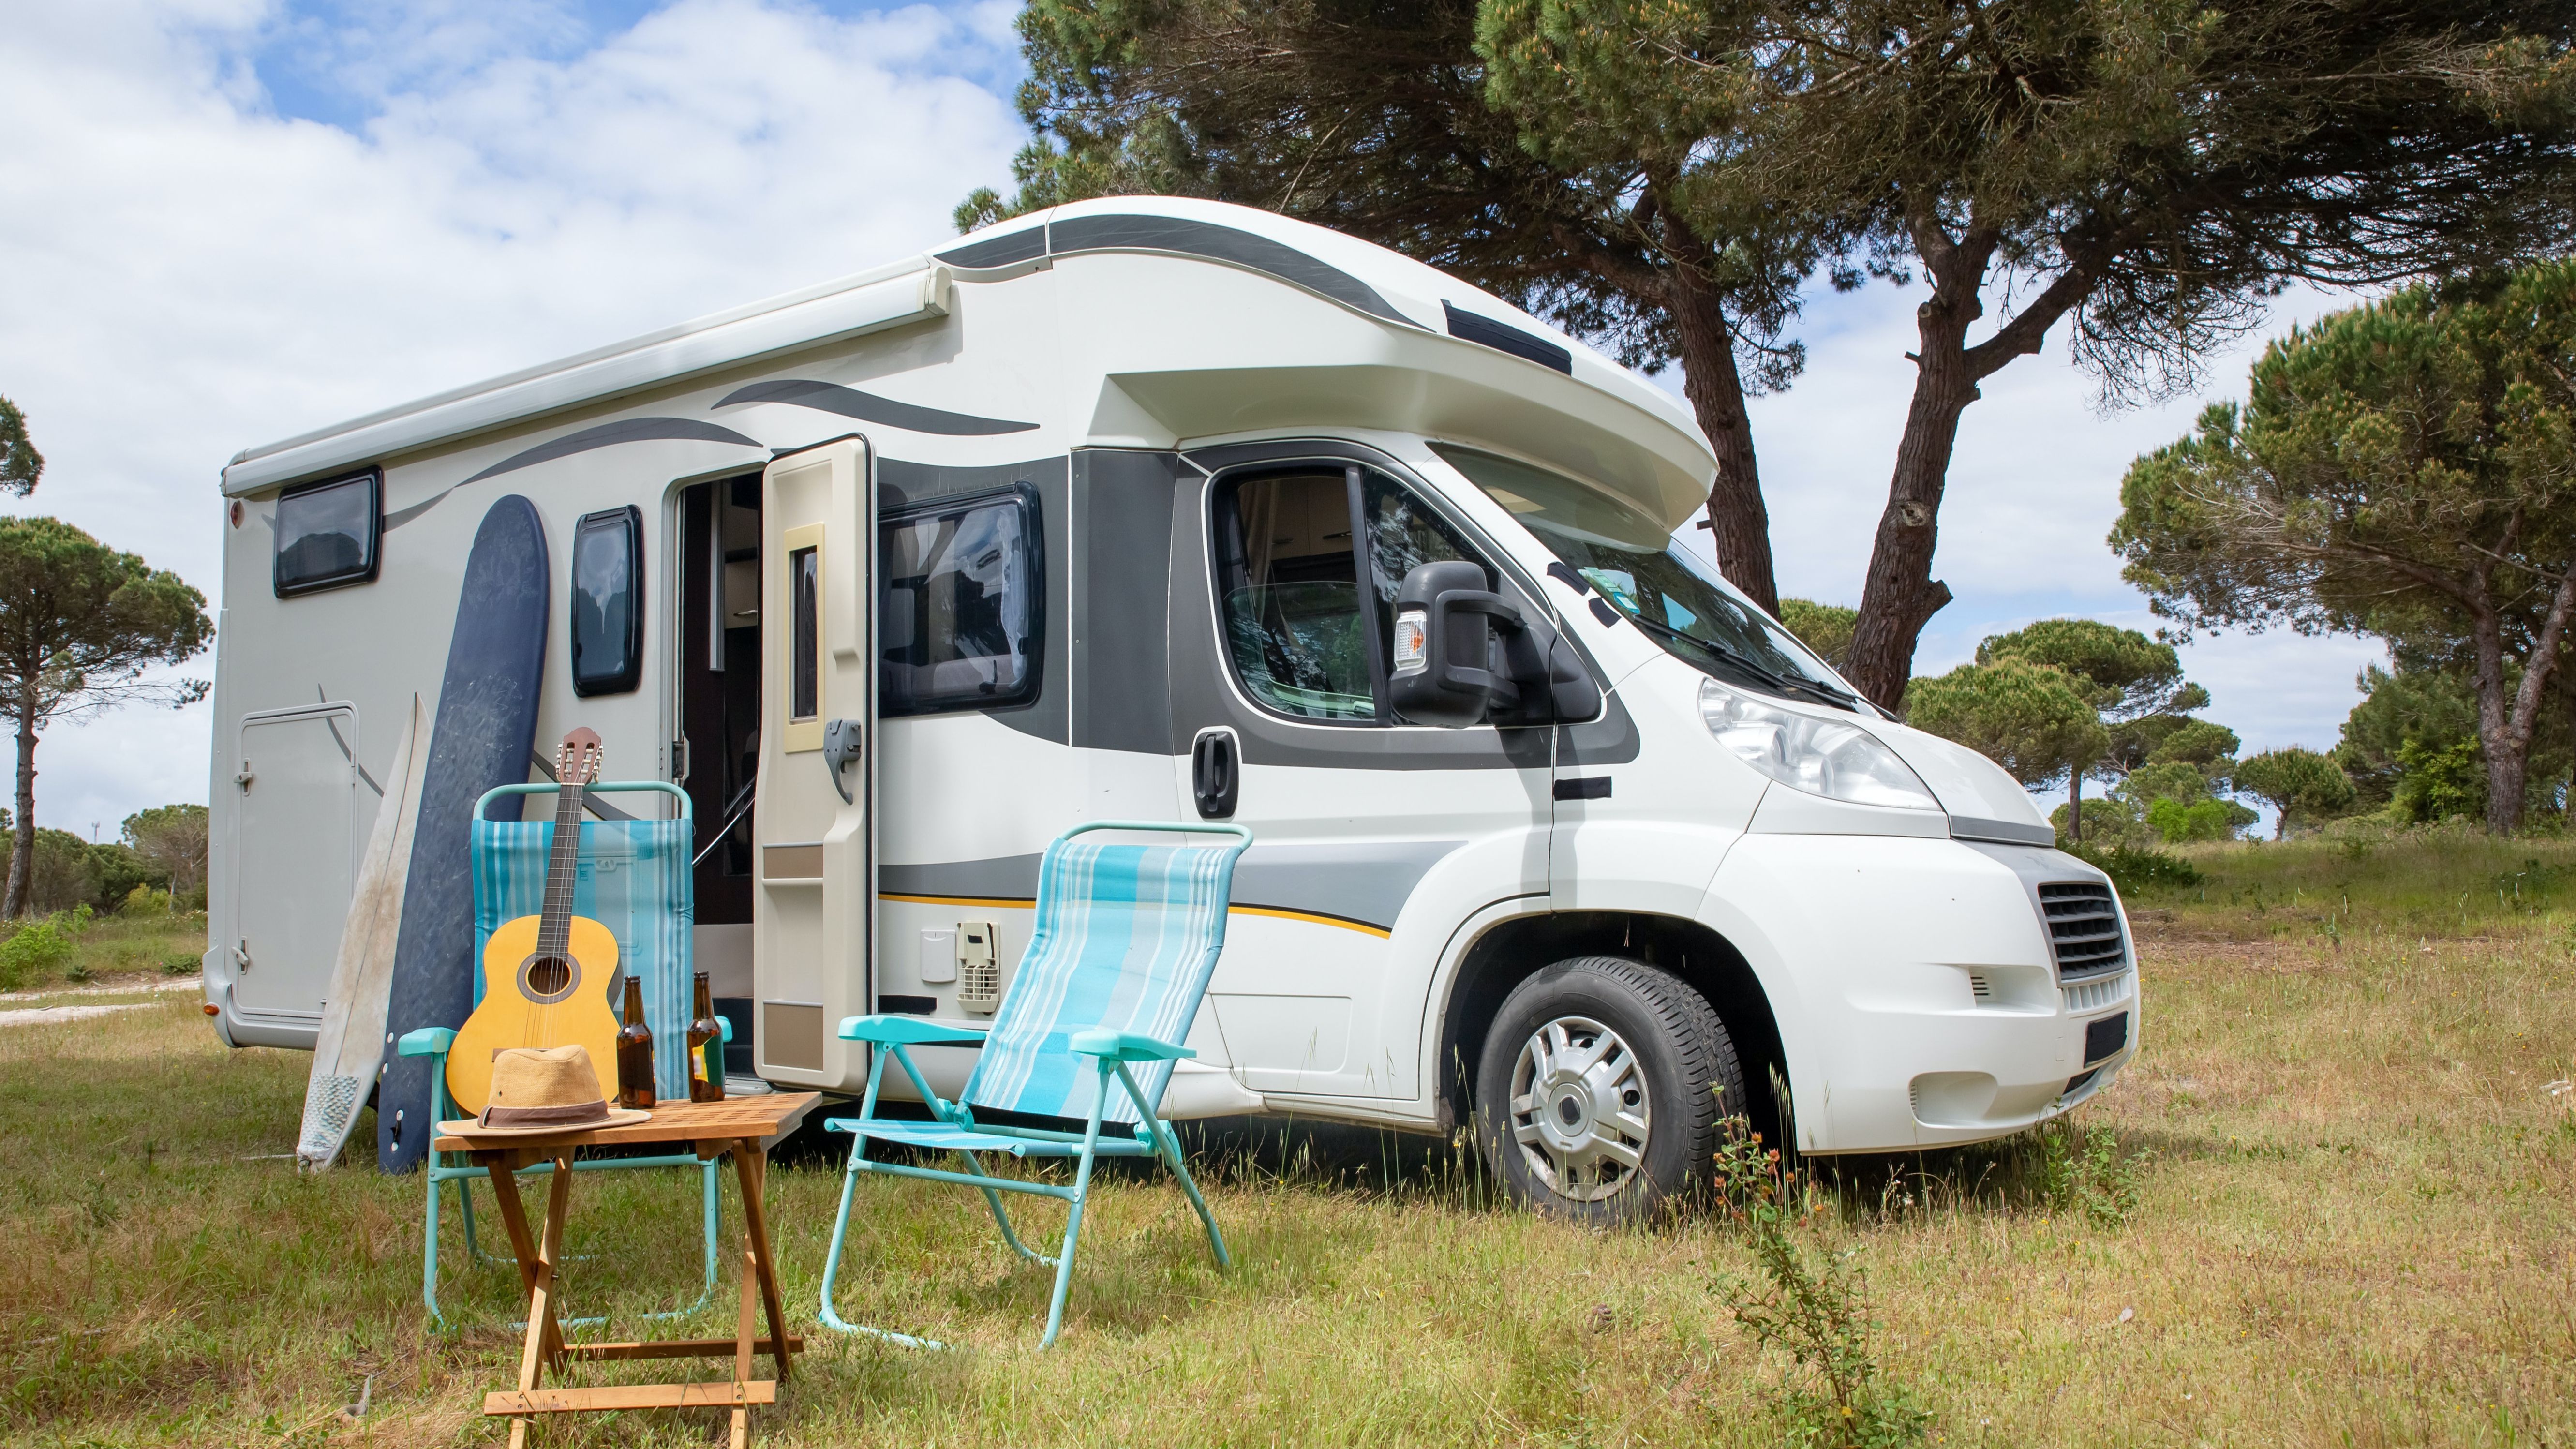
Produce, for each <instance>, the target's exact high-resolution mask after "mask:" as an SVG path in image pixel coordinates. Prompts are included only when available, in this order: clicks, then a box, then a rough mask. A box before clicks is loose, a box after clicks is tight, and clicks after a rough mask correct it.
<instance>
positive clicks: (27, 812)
mask: <svg viewBox="0 0 2576 1449" xmlns="http://www.w3.org/2000/svg"><path fill="white" fill-rule="evenodd" d="M205 605H206V599H205V596H204V595H203V594H200V593H198V592H197V591H196V590H195V589H192V588H190V587H188V585H187V583H186V581H185V580H182V579H181V578H180V577H179V576H178V575H177V574H173V573H166V572H163V571H161V570H157V569H154V568H152V567H150V566H149V565H147V564H145V563H144V561H143V560H142V559H141V558H139V557H137V556H136V555H134V554H130V553H119V552H117V551H116V550H114V549H111V548H108V547H106V546H105V545H103V544H101V543H100V542H99V541H98V540H97V539H94V538H92V537H90V536H89V535H88V534H86V533H83V532H81V531H80V530H79V529H77V528H74V527H72V526H71V525H70V524H68V523H64V522H62V521H61V520H59V519H52V518H29V517H17V518H0V716H5V717H6V718H8V719H9V720H11V721H12V722H14V723H15V724H16V725H17V731H16V733H18V734H19V735H21V736H24V737H25V738H26V741H27V742H26V743H25V744H22V745H21V746H20V748H21V749H22V750H32V749H33V748H34V739H35V736H36V735H38V734H39V733H40V732H41V731H42V730H43V728H44V726H45V725H46V723H47V722H49V721H50V720H52V719H54V718H55V717H56V716H57V715H61V714H64V713H87V712H94V711H98V710H105V709H110V708H114V707H115V706H117V705H120V704H126V703H139V702H148V703H157V704H166V705H169V706H171V707H173V708H176V707H180V706H184V705H188V704H193V703H195V702H196V701H198V700H200V699H203V698H205V695H206V689H207V685H206V682H205V681H204V680H197V679H180V680H170V679H166V678H161V677H158V676H154V675H151V674H149V673H148V671H151V670H153V669H154V668H155V667H156V666H160V665H167V664H178V663H182V662H184V661H186V660H188V659H190V658H193V657H194V656H195V655H196V654H197V653H198V652H199V651H201V650H203V649H204V648H205V647H206V643H207V641H208V640H209V639H210V638H212V637H213V634H214V622H213V621H212V620H210V619H208V618H207V617H206V609H205ZM35 809H36V794H35V781H34V776H33V774H32V773H31V772H24V771H22V772H21V774H20V777H19V786H18V798H17V802H16V817H17V818H18V819H20V820H33V819H34V818H35ZM34 851H35V842H34V840H33V839H32V838H30V837H27V836H24V835H22V836H21V837H20V838H19V839H18V841H17V844H16V848H15V849H14V850H13V851H12V852H11V855H10V861H9V886H8V891H7V895H6V897H5V899H0V915H10V916H15V915H22V914H24V913H25V912H26V910H27V908H28V904H29V901H30V898H31V897H30V892H31V888H32V884H33V881H32V877H33V872H34V864H35V862H34Z"/></svg>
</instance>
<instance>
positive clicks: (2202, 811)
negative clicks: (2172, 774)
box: [2147, 798, 2253, 844]
mask: <svg viewBox="0 0 2576 1449" xmlns="http://www.w3.org/2000/svg"><path fill="white" fill-rule="evenodd" d="M2234 808H2235V809H2236V810H2238V811H2243V812H2244V816H2245V817H2246V818H2244V819H2239V818H2238V817H2237V816H2236V815H2234V814H2232V813H2231V812H2230V809H2229V803H2228V802H2227V801H2225V800H2214V799H2213V800H2196V801H2193V802H2192V803H2191V804H2189V805H2185V804H2184V803H2182V802H2181V801H2179V800H2175V799H2170V798H2165V799H2158V800H2156V801H2154V802H2152V803H2150V804H2149V805H2148V806H2147V824H2148V826H2150V827H2151V828H2152V829H2154V831H2155V832H2156V834H2157V835H2159V836H2161V837H2163V838H2164V839H2166V840H2168V841H2171V842H2173V843H2175V844H2181V843H2184V842H2187V841H2194V840H2229V839H2233V838H2234V837H2235V834H2236V831H2237V827H2238V826H2240V825H2243V824H2246V823H2248V822H2249V821H2250V819H2251V817H2252V815H2253V812H2252V811H2250V810H2245V807H2243V806H2241V805H2239V806H2236V807H2234Z"/></svg>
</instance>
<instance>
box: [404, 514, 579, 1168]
mask: <svg viewBox="0 0 2576 1449" xmlns="http://www.w3.org/2000/svg"><path fill="white" fill-rule="evenodd" d="M546 567H547V566H546V530H545V521H544V520H543V519H542V518H541V517H539V516H538V513H537V506H536V505H535V504H534V503H531V502H529V501H528V500H527V499H526V498H523V497H521V496H520V495H518V494H516V493H513V494H510V495H509V496H507V497H504V498H500V499H497V500H495V501H494V502H493V504H492V507H491V508H490V510H489V511H487V512H486V513H485V514H484V515H483V523H482V526H481V527H479V528H477V529H476V530H475V533H474V548H473V551H472V552H471V553H469V554H468V555H467V556H466V559H465V580H464V585H463V587H462V588H461V589H460V590H459V591H458V596H457V603H456V627H455V630H454V632H453V634H451V635H450V637H449V640H448V645H447V673H446V677H445V679H444V680H443V681H442V682H441V684H440V685H439V690H438V713H437V720H436V723H435V724H434V725H433V726H432V728H431V730H430V736H429V758H428V762H427V768H426V772H425V773H424V774H423V776H422V778H421V790H420V818H419V822H418V823H417V824H416V825H414V826H413V828H412V845H411V864H410V869H409V872H408V876H407V879H406V880H405V882H404V886H403V911H402V926H401V930H400V932H399V935H398V938H397V942H396V945H395V947H394V970H393V989H392V993H391V997H390V999H389V1001H388V1004H387V1007H386V1011H385V1036H386V1044H385V1047H384V1066H383V1075H382V1076H381V1078H380V1079H379V1083H378V1086H377V1088H376V1167H377V1168H378V1170H380V1171H384V1172H409V1171H411V1170H412V1169H413V1168H415V1167H418V1166H419V1165H420V1163H421V1159H422V1158H423V1157H425V1156H427V1155H428V1152H429V1142H430V1138H431V1136H432V1135H433V1132H432V1127H431V1121H430V1100H429V1084H430V1070H431V1065H432V1059H431V1058H428V1057H405V1056H398V1055H396V1054H395V1051H394V1045H393V1044H394V1043H395V1042H397V1041H399V1040H400V1039H401V1038H402V1037H403V1036H404V1035H405V1034H406V1033H409V1032H413V1031H417V1030H419V1029H420V1028H422V1027H425V1026H444V1027H451V1028H452V1027H457V1026H462V1025H464V1023H465V1018H466V1017H467V1016H468V1015H470V1014H471V1013H472V1012H473V1010H474V858H473V850H472V844H471V841H472V831H473V820H474V802H475V801H477V800H480V799H481V798H483V795H484V793H485V792H486V791H488V790H491V789H492V788H494V787H495V786H499V785H514V784H519V783H521V782H523V781H525V780H526V779H527V778H528V756H529V752H530V750H531V749H532V748H533V746H534V745H535V743H536V734H537V694H538V690H539V688H540V686H541V685H542V683H543V681H544V677H545V663H546V624H547V618H546V615H547V609H548V602H549V597H550V596H549V583H548V576H547V572H546ZM491 818H493V819H495V820H516V819H518V818H519V797H517V796H515V795H514V796H510V797H508V798H507V799H505V800H502V801H498V802H495V804H494V805H493V807H492V816H491Z"/></svg>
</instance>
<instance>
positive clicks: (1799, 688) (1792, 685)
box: [1628, 614, 1860, 710]
mask: <svg viewBox="0 0 2576 1449" xmlns="http://www.w3.org/2000/svg"><path fill="white" fill-rule="evenodd" d="M1628 622H1630V623H1632V624H1634V625H1636V626H1637V627H1638V628H1640V629H1643V630H1645V631H1647V632H1648V633H1650V634H1658V635H1661V636H1663V637H1664V638H1667V639H1678V640H1680V641H1681V642H1682V643H1684V644H1692V645H1696V646H1698V647H1699V648H1701V649H1704V650H1706V651H1708V653H1709V654H1711V655H1713V656H1715V657H1716V658H1719V659H1723V660H1725V661H1726V662H1727V663H1728V664H1730V665H1732V666H1734V667H1735V668H1737V669H1741V670H1743V671H1744V672H1745V673H1747V674H1750V675H1752V676H1753V677H1754V678H1755V679H1758V680H1760V681H1762V682H1763V683H1764V684H1767V685H1770V686H1771V687H1772V688H1774V689H1777V690H1782V691H1785V692H1787V693H1790V694H1804V695H1808V696H1811V697H1813V698H1816V699H1820V700H1823V701H1824V702H1825V703H1827V704H1829V705H1832V706H1833V707H1834V708H1836V709H1842V710H1848V709H1851V708H1852V706H1853V705H1855V704H1858V703H1859V702H1860V700H1859V697H1858V696H1856V695H1850V694H1845V693H1843V692H1842V691H1841V690H1839V689H1835V688H1832V687H1830V686H1828V685H1822V684H1812V683H1809V682H1808V681H1806V680H1803V679H1790V678H1788V677H1786V676H1784V675H1781V674H1779V673H1777V672H1775V671H1773V670H1771V669H1768V668H1765V667H1764V666H1763V665H1761V664H1759V663H1756V662H1755V661H1754V660H1753V658H1752V657H1751V656H1749V655H1747V654H1745V653H1744V651H1742V650H1740V649H1734V648H1730V647H1729V646H1727V645H1724V644H1720V643H1718V642H1717V641H1716V640H1714V639H1703V638H1701V637H1699V636H1698V635H1697V634H1685V633H1683V632H1682V631H1681V630H1679V629H1676V628H1674V627H1673V626H1672V625H1670V624H1658V623H1656V622H1655V621H1654V620H1652V619H1649V618H1647V617H1645V616H1644V615H1642V614H1630V615H1628Z"/></svg>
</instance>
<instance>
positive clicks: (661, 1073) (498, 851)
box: [395, 780, 733, 1328]
mask: <svg viewBox="0 0 2576 1449" xmlns="http://www.w3.org/2000/svg"><path fill="white" fill-rule="evenodd" d="M554 788H555V787H554V786H552V785H504V786H502V787H500V788H499V789H496V790H493V791H491V792H490V793H488V794H486V795H485V796H484V797H483V798H482V799H481V800H479V801H477V802H475V806H474V832H473V851H474V962H475V980H474V999H475V1000H477V1001H480V1000H482V999H483V980H482V962H483V947H484V944H485V943H486V942H488V941H490V940H491V938H492V932H493V931H494V930H495V929H497V928H498V927H499V926H500V925H501V923H502V922H504V921H508V920H513V919H516V918H517V917H520V916H533V915H535V914H537V913H538V911H539V910H540V909H541V908H542V906H543V902H544V895H545V884H546V861H547V855H548V852H549V849H550V847H551V846H552V844H553V840H554V822H553V821H552V820H550V819H549V820H527V821H519V820H486V819H484V818H483V814H484V811H485V810H486V809H487V808H488V807H489V806H490V805H491V804H492V802H493V801H494V800H497V799H499V798H501V797H502V796H505V795H533V794H552V793H553V792H554ZM626 790H651V791H659V792H661V793H663V794H668V795H672V796H676V797H677V798H678V799H679V802H680V806H679V815H678V817H677V818H675V819H671V820H634V819H618V820H596V821H584V822H583V823H582V827H581V872H580V876H579V880H578V883H577V884H576V886H575V889H574V895H573V912H574V914H576V915H583V916H588V917H590V918H591V919H593V920H595V921H598V922H599V923H600V924H601V925H604V926H606V927H608V929H609V931H610V933H611V934H613V935H615V936H616V937H617V952H618V965H619V968H620V971H621V972H622V973H625V974H632V975H636V976H640V977H641V978H643V981H644V1021H645V1025H647V1026H649V1027H651V1028H652V1029H653V1043H654V1052H653V1090H654V1092H655V1093H656V1094H658V1095H659V1096H661V1097H663V1098H665V1099H678V1100H681V1101H686V1100H687V1099H688V1095H689V1061H688V1053H687V1051H686V1050H684V1049H682V1050H674V1047H675V1046H676V1045H678V1044H680V1043H685V1042H686V1041H687V1040H688V1028H689V1014H690V1012H691V1010H692V1009H693V1005H694V1003H693V1001H692V997H691V985H692V982H691V972H690V952H689V932H690V926H691V925H692V923H693V919H694V916H695V902H694V899H693V895H692V887H691V875H690V871H689V860H690V852H691V846H692V844H693V842H694V840H695V834H694V832H695V830H696V825H695V823H694V822H693V821H692V820H691V818H690V809H689V797H688V793H687V792H686V791H684V790H682V789H680V787H678V786H677V785H673V784H669V783H667V782H665V781H661V780H635V781H602V782H601V783H599V784H595V785H592V786H591V787H590V791H591V793H592V794H600V793H604V792H611V791H626ZM603 989H606V988H603ZM614 1000H615V998H614V997H612V998H611V1001H612V1003H613V1002H614ZM732 1039H733V1024H732V1023H731V1022H729V1021H728V1022H726V1023H725V1040H727V1041H731V1040H732ZM455 1040H456V1033H455V1032H453V1031H451V1030H449V1029H447V1028H446V1027H437V1026H433V1027H423V1028H421V1029H420V1030H418V1031H414V1032H409V1033H407V1034H405V1035H404V1037H403V1038H402V1040H401V1041H400V1042H398V1043H396V1044H395V1050H397V1051H399V1052H400V1053H401V1054H402V1055H404V1056H407V1057H430V1058H433V1059H434V1060H433V1062H432V1064H431V1071H430V1082H431V1087H430V1109H431V1110H430V1117H429V1120H430V1121H432V1122H442V1121H446V1120H448V1119H450V1118H452V1117H454V1116H455V1115H456V1112H455V1104H454V1103H453V1102H451V1101H450V1100H449V1098H448V1095H447V1060H446V1058H447V1051H448V1048H449V1046H450V1045H451V1044H453V1043H454V1042H455ZM595 1065H597V1066H599V1067H600V1068H601V1069H602V1070H603V1071H605V1070H611V1069H613V1064H612V1063H604V1062H603V1063H596V1064H595ZM719 1165H720V1164H718V1163H713V1162H700V1161H699V1160H698V1158H697V1155H696V1154H694V1153H687V1152H683V1153H678V1154H674V1155H664V1156H656V1157H599V1158H587V1157H586V1158H580V1159H578V1160H576V1161H575V1162H574V1163H573V1170H574V1171H576V1172H620V1171H627V1170H631V1169H636V1168H648V1167H687V1168H695V1169H697V1170H698V1174H699V1179H700V1182H699V1192H700V1204H701V1207H700V1216H701V1219H702V1227H701V1232H700V1238H701V1240H702V1242H703V1246H704V1249H705V1272H704V1275H703V1277H702V1280H701V1283H700V1286H699V1289H698V1298H697V1302H695V1303H692V1304H690V1305H689V1306H688V1307H686V1308H680V1309H674V1310H672V1311H670V1312H667V1313H651V1314H645V1315H642V1316H643V1317H646V1318H657V1319H658V1318H676V1317H679V1316H680V1315H682V1314H686V1313H694V1312H696V1311H697V1310H698V1309H699V1308H702V1307H704V1306H705V1305H706V1302H707V1296H708V1295H709V1294H710V1293H712V1292H714V1291H715V1283H716V1260H717V1255H716V1227H717V1223H718V1221H719V1216H720V1215H719V1212H718V1208H717V1195H716V1183H717V1176H716V1169H717V1167H718V1166H719ZM552 1171H554V1164H553V1163H551V1162H541V1163H537V1164H534V1165H532V1166H530V1167H526V1168H523V1169H521V1172H522V1174H523V1175H527V1176H538V1175H542V1174H545V1173H549V1172H552ZM422 1176H423V1177H425V1178H426V1179H427V1183H428V1204H427V1206H426V1208H425V1210H424V1211H423V1214H422V1227H421V1246H420V1300H421V1302H422V1304H423V1305H425V1306H426V1307H427V1308H428V1309H429V1317H430V1321H431V1322H432V1323H435V1324H437V1325H438V1326H439V1327H440V1328H445V1327H447V1326H448V1322H447V1317H446V1315H445V1314H444V1313H442V1312H441V1311H440V1310H439V1306H438V1237H439V1224H438V1219H439V1207H438V1200H439V1191H438V1190H439V1189H440V1188H441V1187H444V1186H446V1185H447V1184H449V1183H454V1184H455V1185H456V1205H457V1215H458V1217H459V1219H460V1220H461V1224H462V1226H463V1228H464V1230H465V1249H466V1252H467V1254H468V1255H469V1258H470V1261H472V1262H473V1263H474V1264H476V1265H477V1266H483V1265H489V1264H492V1263H496V1262H506V1261H508V1260H507V1259H504V1258H497V1257H495V1256H494V1255H492V1254H490V1253H486V1252H485V1251H483V1245H482V1244H481V1243H480V1242H478V1241H476V1237H475V1232H474V1196H473V1192H472V1188H473V1184H474V1183H475V1182H477V1181H480V1180H482V1179H483V1178H484V1177H485V1176H486V1172H485V1170H484V1169H483V1168H480V1167H476V1166H474V1165H472V1164H471V1163H468V1162H467V1161H465V1156H464V1154H463V1153H456V1152H443V1153H432V1154H431V1155H430V1159H429V1161H428V1162H427V1163H426V1164H425V1171H424V1172H423V1173H422ZM596 1321H597V1320H595V1319H568V1320H566V1322H568V1323H589V1322H596Z"/></svg>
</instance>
